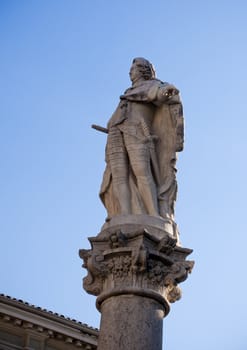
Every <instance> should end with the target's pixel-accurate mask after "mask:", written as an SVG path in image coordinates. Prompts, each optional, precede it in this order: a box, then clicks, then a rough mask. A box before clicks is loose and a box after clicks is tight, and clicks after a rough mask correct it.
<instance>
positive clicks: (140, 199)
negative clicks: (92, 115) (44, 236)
mask: <svg viewBox="0 0 247 350" xmlns="http://www.w3.org/2000/svg"><path fill="white" fill-rule="evenodd" d="M129 75H130V79H131V81H132V85H131V87H130V88H128V89H127V90H126V91H125V92H124V94H123V95H121V96H120V102H119V104H118V106H117V108H116V110H115V112H114V113H113V115H112V117H111V118H110V120H109V122H108V124H107V128H103V127H100V126H97V125H93V126H92V127H93V128H95V129H96V130H99V131H103V132H105V133H107V144H106V169H105V172H104V176H103V181H102V185H101V189H100V198H101V200H102V202H103V204H104V206H105V208H106V210H107V218H106V222H105V223H104V225H103V227H102V228H101V231H100V232H99V234H98V235H97V236H96V237H91V238H89V241H90V243H91V249H90V250H85V249H81V250H80V257H81V258H82V259H83V260H84V265H83V267H85V268H86V269H87V271H88V275H87V276H86V277H85V278H84V280H83V286H84V289H85V290H86V291H87V292H88V293H91V294H94V295H96V296H98V297H97V302H96V305H97V308H98V310H99V311H100V312H101V313H102V317H101V325H100V335H99V343H98V350H116V349H119V350H127V349H128V350H139V349H140V350H150V349H152V350H161V349H162V319H163V317H165V316H166V315H167V314H168V312H169V310H170V306H169V305H170V303H171V302H174V301H176V300H178V299H180V297H181V290H180V288H179V287H178V284H179V283H180V282H182V281H184V280H185V279H186V278H187V276H188V273H189V272H191V270H192V268H193V264H194V263H193V262H192V261H187V260H186V257H187V256H188V255H189V254H190V253H191V252H192V250H191V249H188V248H183V247H181V244H180V242H179V232H178V228H177V225H176V222H175V219H174V204H175V200H176V194H177V181H176V168H175V164H176V158H177V157H176V154H177V152H180V151H182V150H183V141H184V137H183V135H184V132H183V114H182V103H181V101H180V97H179V90H178V89H177V88H176V87H175V86H173V85H171V84H169V83H166V82H163V81H161V80H159V79H157V78H156V77H155V70H154V67H153V65H152V64H151V63H150V62H149V61H148V60H146V59H144V58H140V57H138V58H135V59H134V60H133V62H132V65H131V68H130V73H129Z"/></svg>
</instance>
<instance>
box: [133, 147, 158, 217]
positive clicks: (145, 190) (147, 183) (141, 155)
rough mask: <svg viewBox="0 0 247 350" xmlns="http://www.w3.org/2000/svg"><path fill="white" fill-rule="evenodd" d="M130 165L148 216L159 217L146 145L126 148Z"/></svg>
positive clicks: (155, 190)
mask: <svg viewBox="0 0 247 350" xmlns="http://www.w3.org/2000/svg"><path fill="white" fill-rule="evenodd" d="M128 155H129V160H130V165H131V168H132V170H133V173H134V175H135V177H136V181H137V187H138V190H139V193H140V196H141V198H142V201H143V203H144V206H145V208H146V210H147V213H148V214H149V215H153V216H159V210H158V199H157V189H156V185H155V182H154V178H153V174H152V171H151V164H150V152H149V148H148V145H146V144H140V143H139V144H136V145H134V144H131V145H129V146H128Z"/></svg>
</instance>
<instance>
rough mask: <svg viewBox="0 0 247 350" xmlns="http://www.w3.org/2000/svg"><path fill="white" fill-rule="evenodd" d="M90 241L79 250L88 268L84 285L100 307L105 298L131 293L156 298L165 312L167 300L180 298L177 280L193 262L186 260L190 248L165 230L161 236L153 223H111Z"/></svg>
mask: <svg viewBox="0 0 247 350" xmlns="http://www.w3.org/2000/svg"><path fill="white" fill-rule="evenodd" d="M89 241H90V243H91V249H87V250H86V249H81V250H80V251H79V255H80V257H81V258H82V259H83V260H84V264H83V265H82V266H83V267H84V268H86V269H87V272H88V275H87V276H86V277H85V278H84V279H83V287H84V289H85V290H86V291H87V292H88V293H89V294H93V295H96V296H98V298H97V302H96V305H97V307H98V309H99V310H100V309H101V304H102V303H103V302H104V301H105V300H106V299H108V298H110V297H112V296H117V295H126V294H131V295H139V296H143V297H148V298H152V299H154V300H156V301H158V302H159V303H160V304H161V305H162V306H163V309H164V316H166V315H167V314H168V312H169V309H170V307H169V304H170V303H173V302H175V301H177V300H179V299H180V298H181V289H180V288H179V287H178V284H179V283H180V282H183V281H185V280H186V279H187V276H188V273H190V272H191V270H192V268H193V265H194V262H193V261H187V260H186V257H187V256H188V255H189V254H191V253H192V250H191V249H188V248H183V247H181V246H179V245H178V244H177V239H176V238H174V237H173V236H172V235H170V234H169V233H167V232H166V231H163V237H162V238H161V235H160V234H159V236H158V237H157V234H156V228H154V229H153V230H152V227H149V228H148V229H146V228H145V227H141V225H131V226H129V225H126V226H125V225H122V226H121V227H119V226H112V227H110V228H108V229H107V230H103V231H101V232H100V233H99V234H98V235H97V236H96V237H91V238H89Z"/></svg>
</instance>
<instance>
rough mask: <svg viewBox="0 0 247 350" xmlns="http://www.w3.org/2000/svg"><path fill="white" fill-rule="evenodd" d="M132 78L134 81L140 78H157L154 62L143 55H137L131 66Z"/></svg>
mask: <svg viewBox="0 0 247 350" xmlns="http://www.w3.org/2000/svg"><path fill="white" fill-rule="evenodd" d="M129 74H130V79H131V81H132V82H133V83H134V82H136V81H138V80H140V79H144V80H150V79H154V78H155V69H154V66H153V65H152V63H150V62H149V61H148V60H146V59H145V58H142V57H136V58H134V59H133V61H132V66H131V68H130V73H129Z"/></svg>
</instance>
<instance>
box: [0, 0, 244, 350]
mask: <svg viewBox="0 0 247 350" xmlns="http://www.w3.org/2000/svg"><path fill="white" fill-rule="evenodd" d="M246 13H247V4H246V2H245V1H244V0H242V1H241V0H236V1H234V2H232V1H228V0H225V1H223V0H222V1H221V0H214V1H212V0H208V1H194V0H188V1H182V0H180V1H179V0H175V1H172V2H171V1H166V0H154V1H152V2H151V1H147V0H143V1H139V0H137V1H134V0H132V1H131V0H126V1H124V2H122V1H117V0H115V1H113V0H112V1H111V0H109V1H100V0H95V1H92V0H91V1H89V0H73V1H68V0H67V1H65V0H51V1H48V0H43V1H40V0H37V1H32V0H23V1H19V0H0V48H1V58H0V76H1V79H0V96H1V103H0V118H1V128H0V150H1V151H0V152H1V171H0V191H1V192H0V213H1V218H0V232H1V254H0V277H1V292H3V293H5V294H7V295H11V296H13V297H16V298H20V299H23V300H25V301H28V302H30V303H32V304H35V305H38V306H41V307H44V308H47V309H49V310H52V311H55V312H58V313H61V314H64V315H67V316H69V317H72V318H76V319H78V320H80V321H82V322H85V323H88V324H89V325H92V326H94V327H98V326H99V320H100V315H99V313H98V311H97V310H96V308H95V297H93V296H89V295H87V294H86V293H85V292H84V291H83V289H82V287H81V280H82V277H84V276H85V274H86V272H85V270H82V269H81V263H82V262H81V260H80V259H79V257H78V250H79V248H89V243H88V241H87V237H88V236H95V235H96V234H97V233H98V232H99V231H100V228H101V226H102V225H103V223H104V219H105V216H106V213H105V210H104V208H103V206H102V204H101V203H100V200H99V198H98V192H99V187H100V183H101V178H102V173H103V169H104V147H105V141H106V137H105V135H104V134H101V133H98V132H96V131H94V130H92V129H91V128H90V126H91V124H92V123H95V124H100V125H103V126H104V125H106V123H107V120H108V119H109V117H110V116H111V114H112V112H113V111H114V109H115V107H116V105H117V103H118V98H119V95H120V94H121V93H122V92H123V91H124V90H125V89H126V88H127V87H128V86H129V85H130V82H129V77H128V72H129V66H130V63H131V60H132V59H133V58H134V57H136V56H143V57H146V58H147V59H149V60H150V61H151V62H153V64H154V65H155V67H156V71H157V76H158V77H159V78H160V79H162V80H165V81H168V82H171V83H173V84H174V85H176V86H177V87H178V88H179V89H180V91H181V97H182V100H183V104H184V114H185V120H186V143H185V149H184V152H183V153H181V154H179V159H178V163H177V167H178V185H179V192H178V201H177V205H176V221H177V223H178V225H179V227H180V233H181V241H182V244H183V246H185V247H188V248H193V249H194V253H193V255H192V256H191V258H193V259H194V260H195V261H196V265H195V268H194V271H193V273H192V275H191V276H190V277H189V279H188V280H187V281H186V282H184V283H183V284H182V285H181V287H182V289H183V298H182V300H180V301H179V302H177V303H176V304H174V305H172V309H171V312H170V314H169V315H168V317H167V318H166V319H165V321H164V347H165V349H166V350H176V349H181V347H182V346H183V348H184V349H190V350H198V349H200V350H208V349H210V350H216V349H217V350H218V349H222V350H223V349H224V350H233V349H234V350H245V349H246V347H247V334H246V312H247V298H246V295H245V294H246V293H245V291H246V288H247V282H246V261H245V255H246V252H245V247H246V243H247V238H246V228H245V226H246V225H245V218H246V203H245V202H246V198H247V190H246V178H247V166H246V159H245V158H246V156H245V153H246V145H247V142H246V130H247V121H246V120H247V118H246V107H245V104H246V96H245V95H246V94H245V85H246V81H247V70H246V62H247V52H246V42H247V38H246V36H247V35H246V34H247V29H246Z"/></svg>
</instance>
